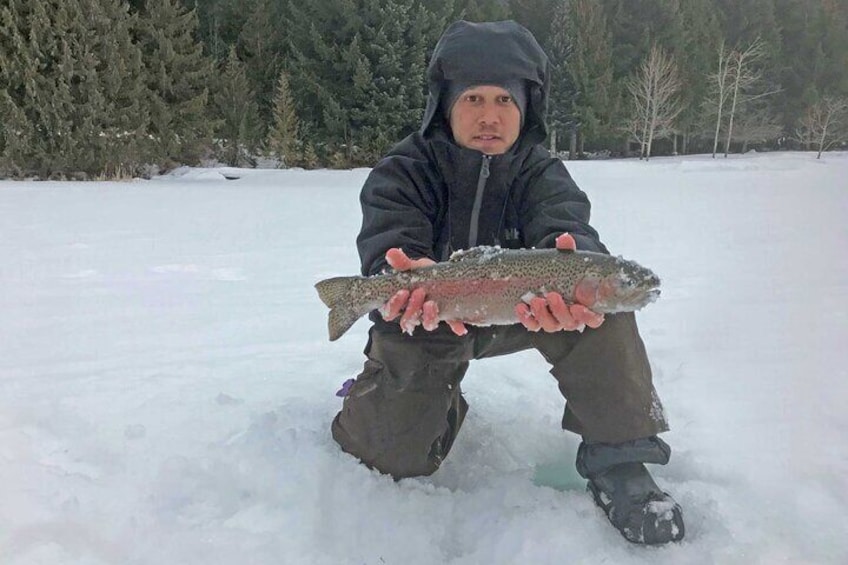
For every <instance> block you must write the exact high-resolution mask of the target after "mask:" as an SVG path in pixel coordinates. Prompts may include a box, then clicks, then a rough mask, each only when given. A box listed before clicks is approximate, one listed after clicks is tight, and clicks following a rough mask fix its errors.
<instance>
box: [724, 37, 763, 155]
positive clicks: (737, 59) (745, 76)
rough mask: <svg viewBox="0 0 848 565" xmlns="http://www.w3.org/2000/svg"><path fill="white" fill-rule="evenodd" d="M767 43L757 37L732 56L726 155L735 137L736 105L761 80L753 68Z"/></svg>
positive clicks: (759, 74) (760, 75)
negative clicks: (741, 96)
mask: <svg viewBox="0 0 848 565" xmlns="http://www.w3.org/2000/svg"><path fill="white" fill-rule="evenodd" d="M765 53H766V51H765V44H764V43H763V42H762V40H760V38H757V39H755V40H754V41H753V43H751V45H749V46H748V48H747V49H745V50H744V51H738V50H737V51H734V52H733V54H732V56H731V65H732V68H733V70H732V77H733V78H732V82H731V95H730V96H731V102H730V116H729V121H728V124H727V139H726V140H725V143H724V156H725V157H727V154H728V153H730V140H731V139H733V118H734V117H735V115H736V107H737V104H738V102H739V100H740V95H744V93H745V91H746V90H747V89H748V88H750V87H751V86H752V85H753V84H755V83H756V82H757V81H759V80H760V78H761V77H762V74H761V73H760V72H759V71H758V70H755V69H754V68H753V64H754V63H755V62H757V61H758V60H760V59H762V58H763V56H765Z"/></svg>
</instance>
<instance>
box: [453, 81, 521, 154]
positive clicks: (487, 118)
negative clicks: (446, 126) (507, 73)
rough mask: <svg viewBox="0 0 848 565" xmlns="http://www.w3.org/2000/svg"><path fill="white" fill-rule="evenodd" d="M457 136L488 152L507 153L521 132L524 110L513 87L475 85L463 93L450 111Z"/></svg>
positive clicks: (479, 149) (463, 141)
mask: <svg viewBox="0 0 848 565" xmlns="http://www.w3.org/2000/svg"><path fill="white" fill-rule="evenodd" d="M450 127H451V130H452V131H453V138H454V139H455V140H456V142H457V143H458V144H459V145H461V146H462V147H467V148H469V149H476V150H477V151H481V152H482V153H485V154H486V155H500V154H501V153H506V152H507V151H509V148H510V147H512V144H513V143H515V140H516V139H518V134H519V133H520V132H521V111H520V110H519V109H518V106H516V105H515V102H514V101H513V99H512V96H511V95H510V93H509V91H508V90H506V89H504V88H501V87H499V86H488V85H483V86H474V87H471V88H469V89H468V90H466V91H464V92H463V93H462V94H460V95H459V98H457V99H456V102H454V104H453V107H452V108H451V112H450Z"/></svg>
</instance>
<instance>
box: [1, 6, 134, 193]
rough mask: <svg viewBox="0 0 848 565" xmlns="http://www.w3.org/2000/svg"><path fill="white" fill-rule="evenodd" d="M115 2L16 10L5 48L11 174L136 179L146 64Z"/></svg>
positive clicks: (7, 12) (5, 28)
mask: <svg viewBox="0 0 848 565" xmlns="http://www.w3.org/2000/svg"><path fill="white" fill-rule="evenodd" d="M127 10H128V8H127V5H126V4H125V3H123V2H120V1H118V0H104V1H102V2H100V1H95V0H67V1H60V0H31V1H28V2H21V1H19V0H11V1H10V2H8V4H7V5H6V6H4V9H3V16H2V28H1V29H0V37H2V39H0V43H2V44H4V45H7V44H8V45H14V47H15V49H14V51H13V52H12V53H11V56H10V57H9V62H10V65H9V67H8V68H7V69H5V70H4V71H3V79H2V80H3V82H4V85H3V86H4V88H3V93H2V94H0V98H1V99H2V101H0V104H1V105H2V107H3V110H4V113H5V114H7V116H8V117H7V119H6V120H5V121H6V126H5V127H6V129H5V131H6V139H5V142H4V148H3V161H4V168H7V169H11V170H15V171H18V172H20V173H21V174H26V175H37V176H40V177H48V176H51V175H61V174H69V173H72V174H77V173H81V174H85V175H106V176H114V175H116V174H134V173H136V172H137V170H138V167H139V165H140V157H142V156H143V154H142V152H141V149H140V144H141V140H143V139H144V132H145V129H146V120H147V114H146V111H145V108H144V106H143V105H142V104H141V103H140V100H143V96H142V91H141V64H140V58H139V54H138V51H137V49H136V48H135V46H134V44H133V43H132V42H131V41H130V38H131V32H130V28H131V20H130V18H129V14H128V11H127Z"/></svg>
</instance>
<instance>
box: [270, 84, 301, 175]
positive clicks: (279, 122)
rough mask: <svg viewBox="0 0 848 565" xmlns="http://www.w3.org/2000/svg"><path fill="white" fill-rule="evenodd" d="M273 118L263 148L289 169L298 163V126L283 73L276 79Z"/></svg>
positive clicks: (292, 101)
mask: <svg viewBox="0 0 848 565" xmlns="http://www.w3.org/2000/svg"><path fill="white" fill-rule="evenodd" d="M273 117H274V120H273V125H272V126H271V129H270V130H269V132H268V137H267V139H266V141H265V146H266V148H267V149H268V151H269V152H270V153H271V155H273V156H274V157H276V158H277V159H279V161H280V165H281V166H282V167H289V166H291V165H292V164H293V163H295V162H298V161H299V157H298V155H297V145H298V127H299V124H298V119H297V112H296V110H295V106H294V100H293V99H292V95H291V90H290V89H289V79H288V76H287V75H286V73H285V71H282V72H280V77H279V79H277V89H276V92H275V94H274V107H273Z"/></svg>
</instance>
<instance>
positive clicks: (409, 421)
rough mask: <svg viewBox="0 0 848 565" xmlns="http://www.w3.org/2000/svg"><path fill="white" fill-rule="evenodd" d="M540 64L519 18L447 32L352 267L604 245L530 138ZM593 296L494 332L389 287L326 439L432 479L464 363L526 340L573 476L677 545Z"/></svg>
mask: <svg viewBox="0 0 848 565" xmlns="http://www.w3.org/2000/svg"><path fill="white" fill-rule="evenodd" d="M547 73H548V60H547V57H546V55H545V54H544V52H543V51H542V49H541V48H540V47H539V45H538V43H537V42H536V40H535V39H534V38H533V36H532V35H531V34H530V32H529V31H527V30H526V29H524V28H523V27H521V26H519V25H518V24H516V23H515V22H511V21H509V22H493V23H481V24H474V23H468V22H464V21H460V22H457V23H455V24H453V25H451V26H450V27H449V28H448V29H447V30H446V31H445V33H444V35H443V36H442V38H441V39H440V40H439V42H438V44H437V45H436V48H435V50H434V52H433V56H432V60H431V63H430V66H429V69H428V82H429V98H428V102H427V108H426V111H425V115H424V119H423V123H422V126H421V129H420V131H419V132H417V133H415V134H412V135H410V136H409V137H407V138H406V139H404V140H403V141H401V142H400V143H399V144H398V145H397V146H395V147H394V148H393V149H392V150H391V151H390V153H389V155H388V156H387V157H385V158H384V159H383V160H381V161H380V162H379V163H378V164H377V166H376V167H375V168H374V169H373V171H372V172H371V174H370V175H369V177H368V179H367V180H366V182H365V184H364V186H363V189H362V194H361V203H362V211H363V222H362V230H361V232H360V234H359V237H358V238H357V245H358V248H359V254H360V258H361V260H362V272H363V274H365V275H372V274H375V273H378V272H381V271H383V270H384V269H386V268H388V267H392V268H394V269H397V270H408V269H415V268H418V267H421V266H424V265H429V264H432V263H433V262H434V261H443V260H446V259H447V258H448V257H449V256H450V254H451V253H452V252H453V251H455V250H458V249H467V248H469V247H473V246H475V245H500V246H502V247H509V248H530V247H538V248H541V247H554V246H556V247H558V248H562V249H575V248H577V249H586V250H591V251H598V252H607V251H606V248H605V247H604V246H603V245H602V244H601V242H600V240H599V239H598V234H597V232H596V231H595V230H594V229H593V228H592V227H590V225H589V223H588V222H589V208H590V206H589V201H588V200H587V198H586V195H585V194H584V193H583V192H581V191H580V190H579V189H578V188H577V186H576V185H575V183H574V181H573V180H572V179H571V177H570V176H569V174H568V172H567V170H566V169H565V166H564V165H563V163H562V161H560V160H558V159H555V158H551V157H550V155H549V154H548V152H547V151H546V150H545V149H544V148H543V147H542V146H541V145H540V143H541V142H542V141H543V140H544V139H545V137H546V129H545V123H544V118H545V114H546V111H547V96H548V74H547ZM597 290H598V289H597V288H596V287H593V286H592V284H591V283H590V282H588V281H585V282H584V283H581V285H580V286H579V289H578V292H577V297H578V302H579V303H578V304H566V303H565V302H564V301H563V299H562V296H560V295H559V294H556V293H548V294H546V295H544V296H538V297H535V298H533V299H532V300H530V301H529V304H523V303H522V304H517V305H516V313H517V315H518V318H519V319H520V320H521V324H515V325H513V326H492V327H473V326H466V325H465V324H463V323H462V320H455V321H450V322H448V323H445V324H439V323H438V322H437V317H438V304H436V303H434V302H433V301H429V300H427V297H426V296H425V295H424V291H423V290H422V289H409V290H404V291H401V292H399V293H397V294H396V295H395V296H394V297H393V298H391V299H390V300H389V301H388V302H387V303H386V304H385V305H384V306H383V308H381V309H380V311H379V312H372V314H371V320H372V321H373V322H374V325H373V326H372V328H371V331H370V334H369V340H368V344H367V345H366V347H365V355H366V356H367V360H366V361H365V367H364V369H363V371H362V373H361V374H360V375H359V376H358V377H357V378H356V380H355V382H353V384H352V385H351V386H349V387H348V388H345V389H344V390H343V392H342V394H345V395H346V396H345V400H344V405H343V408H342V410H341V412H339V414H338V415H337V416H336V418H335V420H334V421H333V425H332V432H333V437H334V438H335V440H336V441H337V442H338V443H339V444H340V445H341V447H342V449H344V450H345V451H347V452H349V453H351V454H353V455H355V456H356V457H358V458H359V459H360V460H361V461H362V462H364V463H365V464H366V465H368V466H370V467H372V468H376V469H378V470H379V471H381V472H383V473H389V474H391V475H392V476H394V477H395V478H396V479H400V478H403V477H411V476H416V475H428V474H430V473H433V472H434V471H436V470H437V469H438V468H439V465H440V464H441V462H442V460H443V459H444V458H445V456H446V455H447V454H448V452H449V451H450V448H451V445H452V444H453V442H454V439H455V438H456V436H457V433H458V432H459V429H460V427H461V426H462V422H463V419H464V417H465V414H466V412H467V410H468V404H467V403H466V401H465V399H464V398H463V396H462V393H461V388H460V383H461V380H462V377H463V375H464V374H465V372H466V369H467V368H468V364H469V361H471V360H473V359H481V358H484V357H491V356H495V355H504V354H508V353H513V352H516V351H520V350H524V349H529V348H535V349H537V350H538V351H539V352H540V353H541V354H542V355H543V356H544V357H545V359H546V360H547V361H548V362H549V363H550V364H551V365H552V369H551V373H552V374H553V375H554V377H555V378H556V379H557V381H558V382H559V388H560V391H561V392H562V394H563V396H564V397H565V398H566V401H567V404H566V408H565V414H564V417H563V421H562V426H563V428H565V429H567V430H570V431H573V432H575V433H577V434H580V435H581V436H582V438H583V441H582V443H581V445H580V447H579V449H578V454H577V469H578V471H579V472H580V474H581V475H582V476H583V477H585V478H586V479H588V487H589V490H590V491H591V492H592V494H593V496H594V498H595V501H596V503H597V504H598V505H599V506H600V507H601V508H602V509H603V510H604V511H605V512H606V514H607V516H608V518H609V520H610V521H611V522H612V524H613V525H614V526H615V527H616V528H618V530H619V531H620V532H621V533H622V534H623V535H624V537H625V538H627V539H628V540H630V541H632V542H636V543H645V544H661V543H666V542H670V541H677V540H680V539H682V537H683V533H684V529H683V518H682V513H681V510H680V507H679V506H678V505H677V504H676V503H675V502H674V500H673V499H672V498H671V497H670V496H669V495H668V494H666V493H664V492H663V491H662V490H661V489H659V487H658V486H657V485H656V483H655V482H654V481H653V479H652V478H651V476H650V474H648V471H647V469H646V468H645V465H644V463H660V464H665V463H666V462H668V458H669V454H670V449H669V447H668V445H666V444H665V443H664V442H663V441H662V440H660V439H659V438H658V437H656V434H658V433H660V432H662V431H665V430H666V429H667V424H666V421H665V417H664V414H663V410H662V407H661V404H660V402H659V399H658V398H657V395H656V392H655V390H654V387H653V385H652V382H651V370H650V366H649V364H648V360H647V357H646V354H645V349H644V346H643V344H642V341H641V338H640V337H639V334H638V330H637V328H636V323H635V318H634V316H633V315H632V314H615V315H609V316H607V317H606V319H604V317H603V316H602V315H600V314H596V313H594V312H592V311H591V306H592V303H593V302H594V299H595V298H594V297H595V293H596V292H597ZM398 317H399V318H400V319H399V320H398ZM584 329H585V331H583V330H584ZM575 330H580V331H575Z"/></svg>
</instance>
